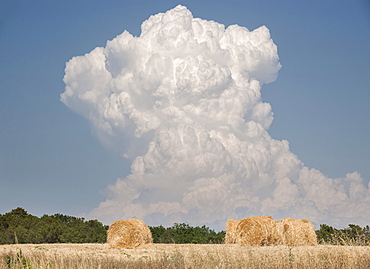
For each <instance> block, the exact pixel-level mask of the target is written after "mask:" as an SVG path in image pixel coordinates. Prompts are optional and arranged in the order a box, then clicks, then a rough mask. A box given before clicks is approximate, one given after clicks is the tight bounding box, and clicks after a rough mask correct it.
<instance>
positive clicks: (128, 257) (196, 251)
mask: <svg viewBox="0 0 370 269" xmlns="http://www.w3.org/2000/svg"><path fill="white" fill-rule="evenodd" d="M149 267H150V268H299V269H303V268H315V269H320V268H370V247H360V246H330V245H319V246H304V247H303V246H300V247H289V246H267V247H250V246H239V245H226V244H225V245H192V244H188V245H169V244H147V245H143V246H141V247H139V248H137V249H112V248H110V247H109V246H108V244H40V245H32V244H27V245H0V268H32V269H35V268H53V269H55V268H58V269H70V268H79V269H82V268H89V269H90V268H149Z"/></svg>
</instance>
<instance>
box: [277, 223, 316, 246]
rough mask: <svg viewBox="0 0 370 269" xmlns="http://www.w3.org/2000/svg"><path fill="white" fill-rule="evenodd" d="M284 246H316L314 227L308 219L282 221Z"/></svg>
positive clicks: (281, 228)
mask: <svg viewBox="0 0 370 269" xmlns="http://www.w3.org/2000/svg"><path fill="white" fill-rule="evenodd" d="M280 230H281V233H282V237H283V244H284V245H287V246H316V245H317V236H316V233H315V229H314V226H313V224H312V223H311V222H309V221H308V220H306V219H292V218H285V219H282V220H281V221H280Z"/></svg>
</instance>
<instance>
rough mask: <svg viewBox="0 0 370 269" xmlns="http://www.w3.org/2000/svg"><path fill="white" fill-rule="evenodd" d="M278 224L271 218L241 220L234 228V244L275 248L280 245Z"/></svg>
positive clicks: (259, 217)
mask: <svg viewBox="0 0 370 269" xmlns="http://www.w3.org/2000/svg"><path fill="white" fill-rule="evenodd" d="M278 224H279V222H278V221H276V220H274V219H273V218H272V217H265V216H256V217H249V218H246V219H242V220H240V221H239V223H238V225H237V227H236V243H238V244H240V245H242V246H275V245H280V244H281V243H282V238H281V234H280V233H279V230H278Z"/></svg>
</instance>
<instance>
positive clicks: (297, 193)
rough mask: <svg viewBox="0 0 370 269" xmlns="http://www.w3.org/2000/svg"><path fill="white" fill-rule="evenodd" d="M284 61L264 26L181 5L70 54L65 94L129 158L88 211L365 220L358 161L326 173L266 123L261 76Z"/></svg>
mask: <svg viewBox="0 0 370 269" xmlns="http://www.w3.org/2000/svg"><path fill="white" fill-rule="evenodd" d="M280 68H281V65H280V63H279V57H278V54H277V47H276V45H275V44H274V42H273V41H272V39H271V37H270V33H269V30H268V29H267V28H266V27H265V26H262V27H260V28H258V29H255V30H253V31H250V30H248V29H247V28H245V27H241V26H238V25H231V26H229V27H227V28H225V26H224V25H222V24H220V23H217V22H214V21H207V20H202V19H199V18H193V16H192V14H191V12H190V11H189V10H188V9H187V8H186V7H184V6H181V5H180V6H177V7H175V8H174V9H171V10H169V11H167V12H165V13H159V14H156V15H154V16H151V17H150V18H149V19H148V20H146V21H145V22H143V24H142V26H141V35H140V36H138V37H135V36H133V35H131V34H130V33H129V32H127V31H125V32H123V33H122V34H120V35H118V36H117V37H116V38H114V39H113V40H110V41H108V42H107V44H106V46H105V47H98V48H95V49H94V50H93V51H91V52H90V53H87V54H85V55H84V56H77V57H74V58H72V59H71V60H70V61H69V62H68V63H67V65H66V70H65V77H64V82H65V84H66V88H65V92H64V93H62V95H61V101H62V102H63V103H64V104H65V105H66V106H68V107H69V108H71V109H72V110H74V111H76V112H77V113H79V114H81V115H83V116H84V117H86V118H87V119H88V120H89V121H90V122H91V124H92V126H93V127H94V129H95V130H96V133H97V135H98V137H99V138H100V139H101V140H102V142H103V143H105V144H108V145H110V146H112V147H114V148H116V149H119V150H120V151H121V152H122V155H123V156H125V157H126V158H128V159H129V160H131V161H132V165H131V173H130V174H129V175H128V176H127V177H125V178H119V179H117V181H116V183H115V184H113V185H110V186H108V187H107V189H106V190H105V193H106V197H107V198H106V201H104V202H102V203H101V204H100V205H99V206H98V207H97V208H96V209H94V210H93V211H92V212H91V213H90V215H91V216H92V217H95V218H99V219H100V220H102V221H104V222H106V223H111V222H113V221H115V220H117V219H125V218H131V217H138V218H141V219H143V220H144V221H145V222H147V223H148V224H149V225H159V224H163V225H171V224H173V223H174V222H187V223H190V224H192V225H200V224H207V225H209V226H211V227H214V228H216V229H223V228H224V225H225V221H226V220H227V219H228V218H245V217H248V216H253V215H261V214H263V215H273V216H274V217H275V218H277V219H279V218H284V217H297V218H308V219H310V220H311V221H313V222H314V223H316V224H319V223H330V224H332V225H342V226H346V225H347V224H348V223H358V224H362V225H364V224H365V223H366V222H368V221H369V216H368V214H367V213H368V212H370V201H369V199H370V198H369V197H370V192H369V186H365V185H364V184H363V180H362V178H361V176H360V175H359V174H358V173H357V172H354V173H349V174H347V175H346V176H345V177H343V178H336V179H332V178H329V177H327V176H326V175H324V174H322V173H321V172H320V171H318V170H315V169H310V168H308V167H305V166H304V164H303V163H302V162H301V161H300V160H299V159H298V157H297V156H296V155H295V154H293V153H292V152H290V149H289V143H288V142H287V141H285V140H283V141H278V140H275V139H273V138H271V136H270V135H269V133H268V129H269V126H270V125H271V123H272V121H273V113H272V110H271V106H270V104H268V103H264V102H263V101H262V98H261V87H262V86H263V84H265V83H270V82H273V81H274V80H275V79H276V78H277V74H278V71H279V70H280Z"/></svg>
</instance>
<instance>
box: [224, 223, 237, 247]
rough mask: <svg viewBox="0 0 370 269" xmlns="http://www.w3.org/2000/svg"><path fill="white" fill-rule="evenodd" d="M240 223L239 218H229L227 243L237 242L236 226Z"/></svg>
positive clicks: (226, 235)
mask: <svg viewBox="0 0 370 269" xmlns="http://www.w3.org/2000/svg"><path fill="white" fill-rule="evenodd" d="M238 224H239V220H234V219H229V220H228V221H227V222H226V234H225V244H235V243H236V227H237V226H238Z"/></svg>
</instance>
